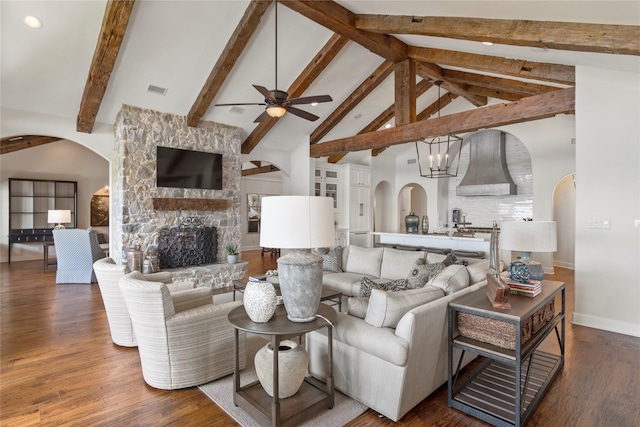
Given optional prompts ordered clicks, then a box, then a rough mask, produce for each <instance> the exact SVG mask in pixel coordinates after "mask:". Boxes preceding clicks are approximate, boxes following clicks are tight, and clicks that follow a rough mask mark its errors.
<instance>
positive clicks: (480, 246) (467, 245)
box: [371, 231, 490, 256]
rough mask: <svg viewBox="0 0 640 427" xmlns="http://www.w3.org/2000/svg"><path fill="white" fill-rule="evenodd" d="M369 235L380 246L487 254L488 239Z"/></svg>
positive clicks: (423, 235) (373, 232) (435, 235)
mask: <svg viewBox="0 0 640 427" xmlns="http://www.w3.org/2000/svg"><path fill="white" fill-rule="evenodd" d="M371 234H372V235H373V236H374V239H375V236H378V239H377V241H378V242H379V243H382V244H388V245H403V246H418V247H429V248H444V249H457V250H464V251H484V252H485V254H486V256H488V254H489V244H490V241H489V239H486V240H485V239H482V238H478V237H450V236H445V235H440V234H420V233H387V232H383V231H372V232H371Z"/></svg>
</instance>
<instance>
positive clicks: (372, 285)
mask: <svg viewBox="0 0 640 427" xmlns="http://www.w3.org/2000/svg"><path fill="white" fill-rule="evenodd" d="M373 289H380V290H383V291H392V292H395V291H402V290H404V289H407V280H406V279H398V280H393V281H391V282H382V281H380V280H372V279H370V278H368V277H363V278H362V280H361V281H360V292H359V293H358V296H359V297H360V298H367V297H369V295H371V291H372V290H373Z"/></svg>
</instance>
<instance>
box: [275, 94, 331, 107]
mask: <svg viewBox="0 0 640 427" xmlns="http://www.w3.org/2000/svg"><path fill="white" fill-rule="evenodd" d="M331 101H333V98H331V97H330V96H329V95H316V96H303V97H302V98H292V99H288V100H287V101H286V102H285V103H286V104H287V105H300V104H311V103H313V102H331Z"/></svg>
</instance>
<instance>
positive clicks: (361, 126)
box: [1, 0, 640, 175]
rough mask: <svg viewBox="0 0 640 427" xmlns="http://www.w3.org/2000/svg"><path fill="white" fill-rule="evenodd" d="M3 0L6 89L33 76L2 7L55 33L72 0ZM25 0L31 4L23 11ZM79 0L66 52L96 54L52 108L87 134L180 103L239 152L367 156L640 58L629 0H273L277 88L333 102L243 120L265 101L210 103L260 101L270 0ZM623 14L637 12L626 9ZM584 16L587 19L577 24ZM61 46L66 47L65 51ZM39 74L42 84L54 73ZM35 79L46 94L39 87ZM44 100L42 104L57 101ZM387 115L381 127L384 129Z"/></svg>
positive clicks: (488, 121)
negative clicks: (129, 109)
mask: <svg viewBox="0 0 640 427" xmlns="http://www.w3.org/2000/svg"><path fill="white" fill-rule="evenodd" d="M14 3H18V2H3V4H2V8H3V10H2V20H3V22H2V23H3V34H2V35H3V51H5V52H3V58H2V59H3V76H2V79H3V82H2V84H3V92H5V93H6V92H7V90H6V89H5V88H7V87H11V88H13V87H14V86H13V85H12V82H13V83H15V82H18V83H16V84H17V85H18V89H19V88H20V87H25V90H28V89H27V88H26V85H27V84H31V85H33V81H35V80H34V77H33V76H31V75H23V76H21V75H20V74H18V73H17V71H19V70H20V69H22V70H23V71H24V70H26V69H29V68H28V67H29V64H24V63H20V62H21V61H22V62H24V60H26V58H24V60H23V58H17V59H16V58H14V57H12V56H11V55H12V53H13V52H14V51H13V50H12V49H9V51H8V52H6V49H4V47H5V40H6V35H7V34H6V33H8V32H15V36H16V37H20V32H24V31H34V30H30V29H29V30H25V29H24V28H17V27H16V26H17V24H16V23H14V22H8V20H9V19H22V16H21V14H37V13H38V12H39V13H40V16H39V17H43V18H44V17H47V18H45V25H44V26H43V28H42V29H40V30H35V31H40V32H41V33H40V34H39V35H38V36H40V35H42V34H43V33H45V32H46V31H48V30H49V29H48V28H47V26H50V27H53V28H52V29H51V31H54V32H55V31H57V30H56V26H57V25H58V24H61V25H62V24H63V22H60V23H58V22H56V21H55V19H62V18H59V14H62V13H67V14H68V13H70V10H66V9H65V8H73V7H74V6H73V3H78V2H56V1H50V2H21V3H23V4H22V5H17V4H14ZM24 3H31V4H32V5H33V7H32V9H33V10H35V11H34V12H31V11H30V9H29V8H27V7H24ZM46 3H48V4H46ZM56 3H59V6H60V8H62V10H60V11H59V12H58V14H56V13H55V12H53V11H51V8H52V6H51V4H56ZM67 3H69V4H67ZM85 3H94V5H77V6H76V9H78V10H75V12H76V16H78V17H79V16H82V14H83V13H85V15H87V16H89V18H87V19H86V21H87V22H86V23H85V27H88V28H91V25H90V24H91V23H93V24H96V23H97V22H98V20H101V24H100V26H99V29H97V28H96V29H94V30H92V31H95V35H94V40H95V43H94V45H93V46H92V47H91V48H92V49H93V50H92V52H88V51H87V50H88V48H87V46H91V43H89V44H88V45H87V44H86V43H80V45H81V46H80V47H78V46H67V48H68V49H72V48H74V47H75V48H81V47H84V49H85V52H84V56H83V55H76V56H74V58H76V60H77V61H80V60H81V58H82V57H84V58H85V60H86V59H87V58H88V57H89V56H90V55H89V53H92V56H91V60H90V62H88V63H86V64H84V63H82V62H78V63H77V64H75V65H76V69H80V70H82V69H83V68H84V70H85V71H84V76H85V78H84V79H83V81H84V82H85V83H84V86H83V87H82V91H81V93H79V92H78V89H76V93H77V96H78V98H73V97H71V98H72V100H71V101H69V100H65V103H69V102H70V104H69V105H68V107H69V108H67V109H66V110H65V109H64V106H60V108H61V109H62V110H63V112H62V114H64V111H72V110H73V104H74V103H75V105H76V106H75V113H76V114H77V115H76V130H77V131H78V132H83V133H91V132H92V131H93V129H94V126H95V125H96V122H100V121H102V122H105V123H113V119H115V112H117V110H118V109H119V105H121V104H122V103H128V104H131V105H135V106H139V107H143V108H153V109H157V110H160V111H165V112H170V113H173V114H181V115H185V116H186V117H187V123H188V124H189V126H198V124H199V122H200V121H201V120H213V121H218V122H221V123H227V124H230V125H233V126H238V127H241V128H242V129H243V132H242V137H243V142H242V153H243V154H247V155H250V154H251V153H252V152H253V151H254V150H255V149H256V148H257V147H261V146H264V147H265V148H270V149H281V150H290V149H292V147H294V146H296V145H297V144H300V143H309V144H311V148H310V153H311V156H312V157H328V159H329V161H330V162H338V161H340V160H342V159H343V158H344V157H345V156H347V155H349V153H367V154H370V155H373V156H377V155H381V153H384V152H385V150H386V149H387V148H388V147H392V146H397V145H400V144H406V143H408V142H412V141H416V140H420V139H423V138H428V137H433V136H440V135H444V134H450V133H452V134H453V133H455V134H464V133H467V132H472V131H475V130H478V129H483V128H490V127H497V126H502V125H506V124H513V123H519V122H526V121H532V120H538V119H543V118H548V117H552V116H554V115H557V114H574V108H575V107H574V105H575V90H574V85H575V81H576V79H575V74H576V72H575V67H576V65H585V66H604V67H611V68H615V69H623V70H629V71H638V63H639V61H638V57H639V56H640V26H638V25H637V24H638V21H639V20H640V18H639V16H640V8H639V7H638V5H637V2H515V1H514V2H508V1H507V2H482V1H480V2H455V1H449V2H441V1H440V2H431V1H421V2H417V1H395V2H390V1H386V2H385V1H377V2H376V1H339V2H334V1H300V0H281V1H280V2H279V5H278V14H279V15H278V68H277V74H278V81H277V82H276V87H277V88H278V89H280V90H285V91H287V92H288V94H289V98H295V97H301V96H310V95H319V94H325V93H326V94H330V95H331V96H332V97H333V102H331V103H327V104H321V105H320V106H318V107H311V106H309V105H304V106H301V108H302V109H304V110H306V111H309V112H312V113H313V114H316V115H318V116H320V118H319V120H317V121H316V122H307V121H305V120H303V119H300V118H298V117H295V116H292V115H291V114H290V113H289V114H286V115H285V116H284V117H282V118H280V119H277V118H268V119H267V120H265V121H263V122H261V123H258V124H254V123H253V119H254V118H255V117H257V116H258V115H259V114H260V113H261V112H262V111H263V110H262V109H263V108H264V107H259V106H255V107H254V106H250V107H247V106H242V107H236V108H230V107H218V106H214V104H216V103H233V102H245V103H246V102H262V98H263V97H262V96H261V95H260V94H259V93H258V92H256V91H255V90H254V89H253V88H252V86H251V85H252V84H258V85H263V86H266V87H267V88H269V89H274V88H275V87H274V83H273V82H274V79H275V74H276V68H275V60H274V55H275V53H274V47H275V42H274V39H275V28H276V27H275V13H274V9H275V7H274V3H273V2H272V1H271V0H264V1H263V0H252V1H248V2H247V1H209V2H172V1H169V2H153V1H148V0H145V1H142V0H138V1H134V0H125V1H107V2H85ZM95 3H98V4H99V5H100V6H101V7H102V9H100V7H97V8H96V7H95ZM578 3H585V4H584V5H582V6H579V5H578ZM586 3H588V4H586ZM633 3H636V4H633ZM616 7H620V10H616V9H615V8H616ZM83 8H84V10H83ZM634 12H636V16H635V17H634V16H629V14H631V15H632V14H633V13H634ZM91 14H93V15H91ZM207 14H209V15H208V18H210V19H207ZM36 16H37V15H36ZM505 16H512V18H511V19H506V18H505ZM544 17H547V18H549V19H542V18H544ZM581 17H582V18H583V19H585V21H586V22H576V20H579V19H580V18H581ZM46 19H50V20H51V21H49V22H47V21H46ZM587 20H588V21H587ZM7 26H9V28H8V29H6V30H5V28H7ZM94 26H95V25H94ZM216 26H218V28H217V29H216ZM14 27H16V29H15V30H14ZM65 31H66V32H65ZM73 31H81V30H80V29H77V27H75V26H73V25H70V26H68V28H67V29H66V30H58V32H57V33H56V34H61V35H62V34H64V37H63V36H61V40H62V41H61V42H64V40H73V39H77V38H78V37H79V36H80V34H73ZM82 31H88V30H87V28H84V27H83V29H82ZM92 31H88V33H89V34H91V33H92ZM69 33H71V34H69ZM28 36H29V39H27V40H26V41H31V40H32V39H33V43H39V45H38V46H39V54H40V55H47V53H46V52H47V51H46V45H47V43H52V42H55V40H47V39H46V38H45V37H42V38H41V39H40V38H35V39H34V37H36V36H34V35H33V34H31V33H29V34H28ZM69 37H70V39H69ZM15 40H20V39H15ZM185 42H186V43H185ZM482 42H491V43H493V45H492V46H488V45H484V44H482ZM17 43H18V44H19V43H20V42H17ZM69 43H74V44H77V43H79V42H78V40H75V41H74V42H71V41H69ZM56 49H59V46H58V47H56ZM56 52H58V51H54V52H53V54H55V53H56ZM60 55H61V56H63V57H64V58H63V59H65V60H67V62H68V61H69V60H70V59H69V58H70V57H67V55H68V52H66V51H65V52H63V53H60ZM190 55H191V56H190ZM15 56H16V57H18V56H20V55H18V54H17V53H16V54H15ZM7 58H8V61H7ZM78 58H80V59H78ZM55 60H56V59H55V58H53V59H52V61H54V62H55ZM7 62H8V65H7V66H5V65H4V63H7ZM51 65H53V64H51V63H50V64H49V66H51ZM32 66H37V65H36V64H32ZM61 66H62V65H61ZM62 67H64V66H62ZM162 67H164V68H166V71H167V72H166V73H163V68H162ZM39 72H40V73H45V72H46V73H51V74H52V75H53V76H48V77H47V78H52V77H55V75H56V74H57V73H59V70H57V69H55V68H50V69H48V70H40V71H39ZM7 73H8V74H7ZM75 73H76V74H75V75H76V76H78V75H82V71H75ZM21 78H22V79H26V80H27V82H24V83H22V80H21ZM47 78H45V79H44V80H45V83H42V85H47V84H48V85H52V84H53V83H52V82H51V81H49V82H48V83H47V82H46V80H47ZM76 80H77V79H76ZM132 81H133V82H134V83H135V84H137V86H132V84H131V82H132ZM64 82H66V81H63V83H64ZM143 84H144V85H148V84H152V85H157V86H160V87H165V88H168V91H167V95H166V99H165V100H162V101H158V100H154V99H152V98H150V97H151V96H159V95H149V93H148V92H147V93H145V94H144V96H142V95H140V94H138V93H137V92H140V91H141V90H146V87H145V88H141V86H143ZM438 84H439V85H440V88H439V90H438V87H437V85H438ZM10 85H11V86H10ZM29 88H30V87H29ZM43 91H44V93H45V94H47V91H50V88H49V87H48V86H47V87H45V88H44V89H43ZM174 92H179V93H177V94H176V93H174ZM438 94H440V97H439V98H438ZM22 95H23V97H24V93H23V94H22ZM58 96H60V94H58ZM146 97H147V98H146ZM189 98H190V101H189ZM12 99H15V102H12V101H11V100H12ZM158 99H159V98H158ZM5 100H8V101H9V102H5ZM36 100H37V97H36V98H35V99H31V101H36ZM47 102H49V103H50V106H51V108H53V107H52V106H54V105H55V102H52V101H50V100H48V101H47ZM58 102H59V103H60V100H59V101H58ZM11 104H15V105H11ZM45 104H46V103H45ZM65 105H67V104H65ZM2 106H3V108H4V107H9V108H17V109H28V108H29V107H27V105H26V103H25V101H23V100H22V99H21V98H19V93H17V92H16V93H14V92H13V91H12V90H9V94H8V95H7V96H3V105H2ZM44 109H45V106H40V108H38V107H35V108H34V110H35V111H38V112H43V110H44ZM52 114H53V113H52ZM439 115H440V117H439ZM280 122H282V123H280ZM387 124H391V125H392V126H391V127H390V128H388V129H387V128H384V126H385V125H387ZM3 136H4V135H3ZM16 137H19V136H17V135H12V136H4V137H3V138H2V147H1V148H2V151H1V152H2V153H3V154H4V153H8V152H11V151H15V150H18V149H23V148H28V147H33V146H36V145H41V144H44V143H49V142H53V141H55V140H57V138H55V137H52V136H49V135H47V136H42V137H38V136H34V135H25V136H23V137H22V139H17V138H16ZM251 166H252V169H250V170H245V171H244V173H243V174H244V175H250V174H257V173H265V172H273V171H276V170H278V168H277V167H275V166H273V165H270V164H267V163H261V162H260V161H254V162H253V164H252V165H251Z"/></svg>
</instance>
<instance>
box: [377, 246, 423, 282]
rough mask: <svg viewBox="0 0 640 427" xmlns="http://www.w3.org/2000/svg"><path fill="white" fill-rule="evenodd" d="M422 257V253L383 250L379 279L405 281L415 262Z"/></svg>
mask: <svg viewBox="0 0 640 427" xmlns="http://www.w3.org/2000/svg"><path fill="white" fill-rule="evenodd" d="M423 257H424V253H422V252H416V251H402V250H399V249H393V248H384V253H383V255H382V264H381V266H380V277H381V278H384V279H389V280H396V279H405V278H406V277H407V274H409V272H410V271H411V269H412V268H413V264H414V263H415V262H416V260H418V259H420V258H423Z"/></svg>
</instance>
